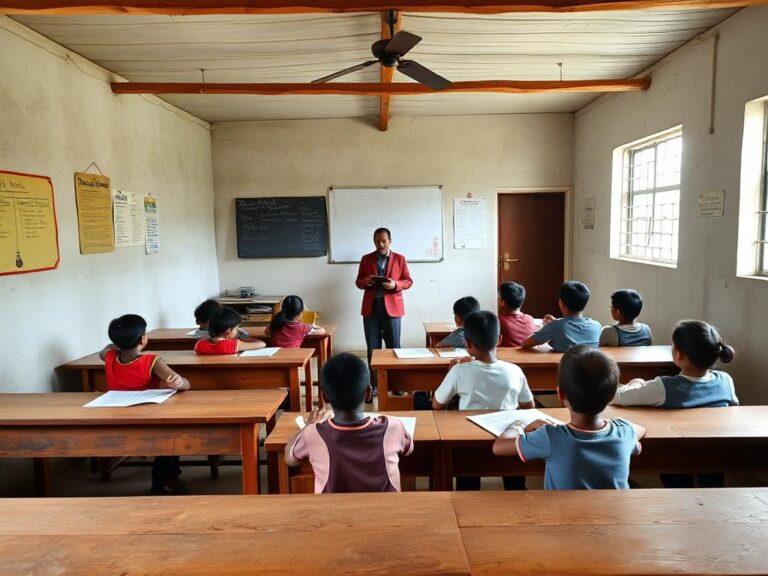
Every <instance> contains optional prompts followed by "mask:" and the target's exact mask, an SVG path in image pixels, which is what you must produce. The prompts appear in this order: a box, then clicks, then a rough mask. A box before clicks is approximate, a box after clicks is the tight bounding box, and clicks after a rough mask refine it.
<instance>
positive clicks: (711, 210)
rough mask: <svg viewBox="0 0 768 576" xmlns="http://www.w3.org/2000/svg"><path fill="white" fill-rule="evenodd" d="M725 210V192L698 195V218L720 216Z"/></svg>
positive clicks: (717, 191) (715, 191)
mask: <svg viewBox="0 0 768 576" xmlns="http://www.w3.org/2000/svg"><path fill="white" fill-rule="evenodd" d="M724 208H725V190H713V191H711V192H702V193H701V194H699V216H722V215H723V211H724Z"/></svg>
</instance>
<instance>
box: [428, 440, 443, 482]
mask: <svg viewBox="0 0 768 576" xmlns="http://www.w3.org/2000/svg"><path fill="white" fill-rule="evenodd" d="M442 463H443V450H442V448H441V446H440V444H435V446H434V447H433V448H432V473H431V474H430V475H429V490H430V492H434V491H435V490H440V477H441V474H442V469H441V466H442Z"/></svg>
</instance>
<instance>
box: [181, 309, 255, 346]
mask: <svg viewBox="0 0 768 576" xmlns="http://www.w3.org/2000/svg"><path fill="white" fill-rule="evenodd" d="M240 322H242V318H240V314H238V313H237V312H235V311H234V310H232V308H223V307H222V308H219V309H218V310H216V311H214V313H213V314H212V315H211V319H210V320H209V322H208V335H209V338H205V339H202V340H198V341H197V342H195V352H196V353H197V354H201V355H206V354H207V355H221V354H237V353H238V352H242V351H243V350H257V349H259V348H264V347H265V346H266V344H264V342H263V341H261V340H257V339H255V338H254V339H252V340H250V341H244V340H240V339H239V338H238V334H237V328H238V326H239V325H240Z"/></svg>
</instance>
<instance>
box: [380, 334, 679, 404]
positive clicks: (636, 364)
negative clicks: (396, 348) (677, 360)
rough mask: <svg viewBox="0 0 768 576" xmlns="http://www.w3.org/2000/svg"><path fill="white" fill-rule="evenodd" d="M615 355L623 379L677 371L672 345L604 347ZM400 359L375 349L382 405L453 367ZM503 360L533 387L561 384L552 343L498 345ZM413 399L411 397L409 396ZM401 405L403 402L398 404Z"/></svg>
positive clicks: (445, 361)
mask: <svg viewBox="0 0 768 576" xmlns="http://www.w3.org/2000/svg"><path fill="white" fill-rule="evenodd" d="M600 350H601V351H603V352H605V353H606V354H608V355H609V356H611V357H612V358H613V359H614V360H616V362H617V363H618V365H619V368H620V369H621V381H622V382H628V381H629V380H631V379H632V378H646V379H651V378H655V377H656V376H658V375H660V374H670V373H676V371H677V368H676V367H675V365H674V363H673V362H672V349H671V347H670V346H637V347H632V348H629V347H628V348H616V347H612V348H601V349H600ZM433 352H434V353H435V357H434V358H419V359H413V360H411V359H400V358H398V357H397V356H395V353H394V352H393V351H392V350H374V351H373V358H372V360H371V368H372V369H374V370H376V371H377V374H378V382H379V408H380V409H381V410H391V409H392V408H394V406H393V405H390V402H391V401H392V398H390V396H389V390H404V391H406V392H415V391H419V390H424V391H429V392H431V391H434V390H436V389H437V387H438V386H439V385H440V383H441V382H442V381H443V378H445V375H446V374H447V373H448V370H449V369H450V364H451V359H450V358H440V357H439V356H437V352H436V351H435V350H433ZM497 356H498V358H499V360H505V361H506V362H512V363H514V364H517V365H518V366H520V368H521V369H522V370H523V372H524V373H525V377H526V378H527V379H528V385H529V386H530V388H531V390H533V391H543V390H554V389H555V388H556V386H557V369H558V366H559V364H560V358H561V357H562V353H560V352H553V351H552V350H551V349H550V348H549V347H548V346H538V347H536V348H532V349H530V350H522V349H520V348H498V354H497ZM409 401H410V399H409ZM398 407H399V406H398Z"/></svg>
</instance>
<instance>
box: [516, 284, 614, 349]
mask: <svg viewBox="0 0 768 576" xmlns="http://www.w3.org/2000/svg"><path fill="white" fill-rule="evenodd" d="M587 302H589V288H587V287H586V286H585V285H584V284H582V283H581V282H576V281H575V280H569V281H568V282H565V283H563V285H562V286H560V298H559V300H558V301H557V303H558V306H559V307H560V312H561V313H562V315H563V317H562V318H555V317H554V316H552V315H551V314H547V315H546V316H545V317H544V326H542V327H541V328H539V330H538V331H537V332H535V333H534V334H533V335H531V336H529V337H528V338H526V339H525V341H524V342H523V344H522V347H523V348H533V347H534V346H538V345H539V344H546V343H547V342H549V345H550V346H552V349H553V350H554V351H555V352H565V351H566V350H568V348H570V347H571V346H576V345H578V344H586V345H588V346H593V347H595V348H597V345H598V343H599V342H600V323H599V322H598V321H597V320H592V318H587V317H585V316H582V314H581V312H582V311H583V310H584V308H586V307H587Z"/></svg>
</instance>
